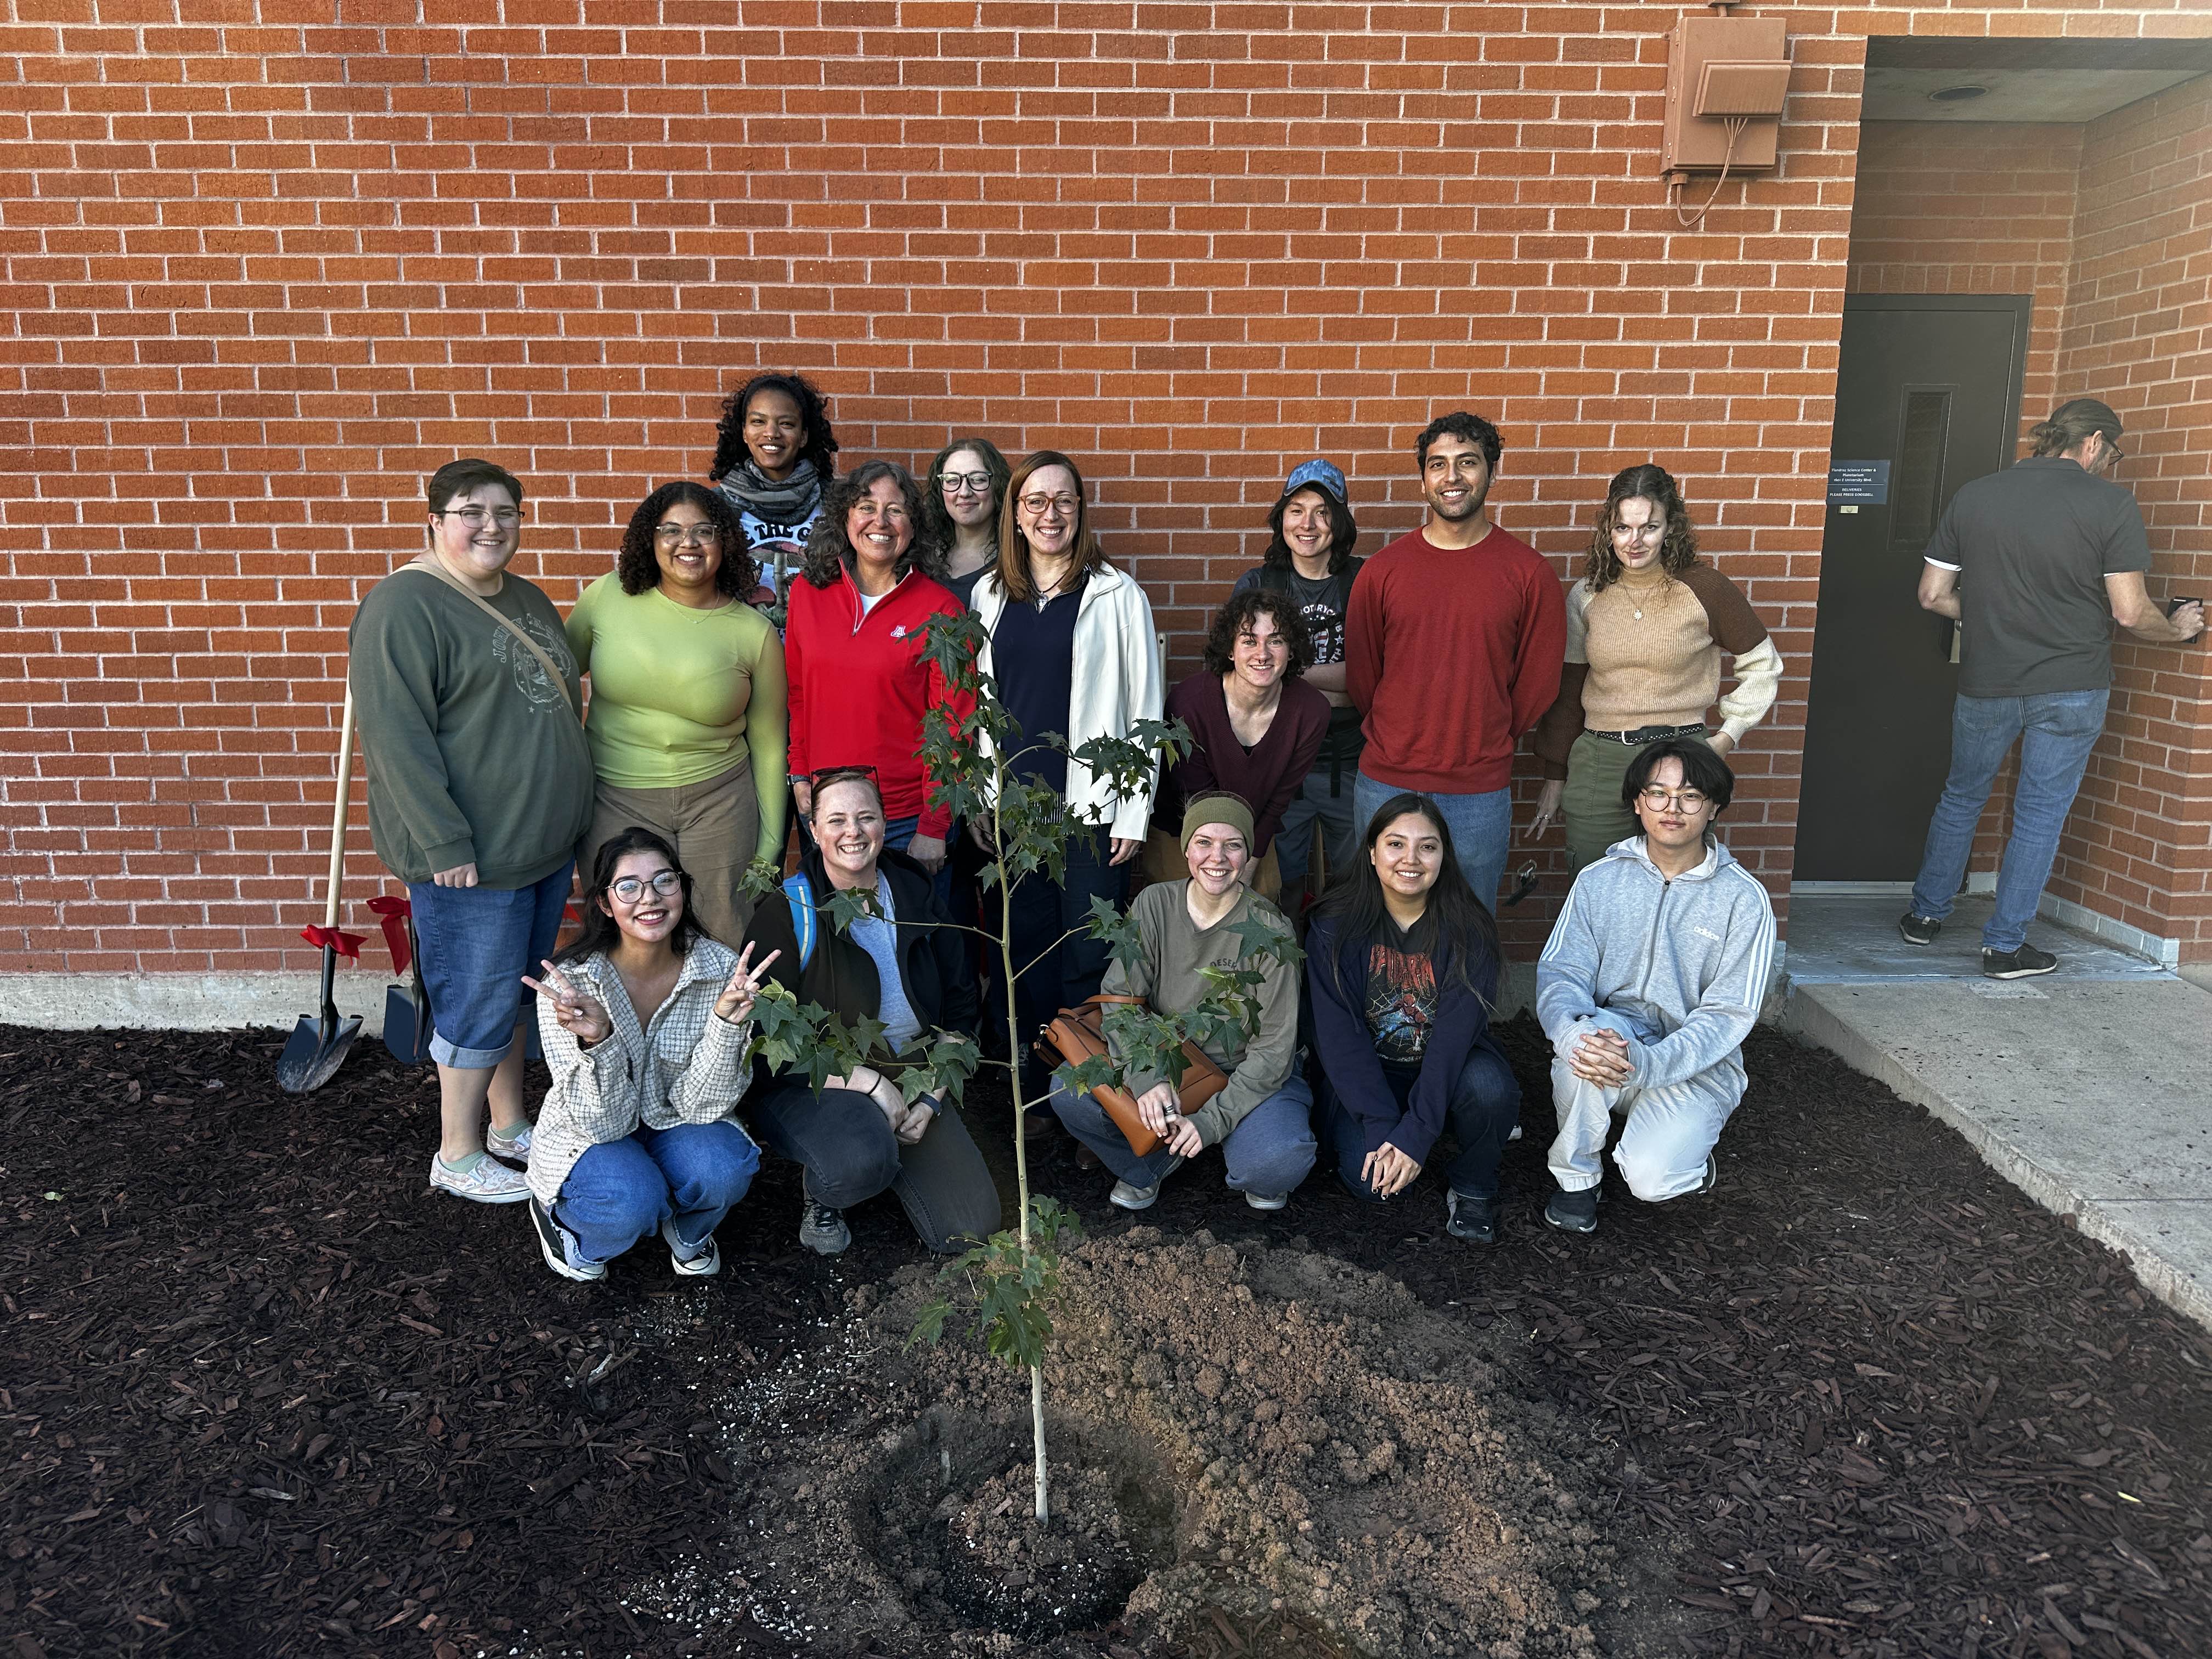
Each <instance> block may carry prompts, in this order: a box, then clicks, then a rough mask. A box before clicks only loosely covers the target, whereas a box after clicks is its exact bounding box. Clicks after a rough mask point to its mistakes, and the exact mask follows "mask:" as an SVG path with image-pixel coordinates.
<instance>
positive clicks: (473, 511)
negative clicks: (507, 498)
mask: <svg viewBox="0 0 2212 1659" xmlns="http://www.w3.org/2000/svg"><path fill="white" fill-rule="evenodd" d="M431 516H433V517H434V518H441V519H459V520H460V521H461V522H462V523H463V524H465V525H466V526H468V527H469V528H470V529H471V530H482V529H483V527H484V524H485V521H486V520H489V521H490V522H491V523H493V524H495V525H497V526H499V527H500V528H501V530H512V529H513V528H514V526H517V525H519V524H520V523H521V522H522V509H521V508H520V507H489V508H487V507H476V506H470V507H441V508H439V510H438V511H437V512H436V513H434V514H432V515H431Z"/></svg>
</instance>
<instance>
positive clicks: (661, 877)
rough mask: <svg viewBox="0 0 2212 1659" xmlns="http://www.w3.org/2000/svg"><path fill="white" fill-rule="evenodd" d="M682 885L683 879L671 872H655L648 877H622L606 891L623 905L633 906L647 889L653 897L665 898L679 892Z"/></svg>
mask: <svg viewBox="0 0 2212 1659" xmlns="http://www.w3.org/2000/svg"><path fill="white" fill-rule="evenodd" d="M683 885H684V878H683V877H681V876H679V875H678V874H677V873H676V872H674V871H673V870H656V871H655V872H653V874H652V875H650V876H624V877H623V878H621V879H620V880H619V881H617V882H615V883H613V884H611V885H610V886H609V887H608V888H607V891H609V892H610V893H612V894H613V895H614V896H616V897H617V898H618V899H620V900H621V901H622V902H623V903H624V904H635V903H636V902H638V901H639V900H640V899H641V898H643V897H644V896H645V890H646V889H647V888H648V887H650V888H651V889H652V890H653V896H655V897H657V898H666V897H667V896H669V895H670V894H671V893H673V892H677V891H679V890H681V889H682V887H683Z"/></svg>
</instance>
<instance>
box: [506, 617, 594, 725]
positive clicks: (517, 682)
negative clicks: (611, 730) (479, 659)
mask: <svg viewBox="0 0 2212 1659" xmlns="http://www.w3.org/2000/svg"><path fill="white" fill-rule="evenodd" d="M518 620H519V621H520V623H521V624H522V628H523V631H524V632H525V633H526V634H528V635H530V637H531V638H532V639H533V640H535V641H538V650H540V651H543V652H544V653H545V654H546V655H547V656H549V657H550V658H552V659H553V660H554V662H555V663H556V665H559V667H560V669H561V671H562V673H563V674H564V675H566V674H573V673H574V672H575V671H576V659H575V658H574V657H573V656H571V655H569V654H568V635H565V634H563V633H562V631H561V630H560V629H557V628H550V627H548V626H547V625H546V623H544V622H543V621H542V620H540V619H539V618H538V617H535V616H532V615H531V614H530V613H528V612H527V611H526V612H525V613H524V614H523V615H522V616H521V617H520V618H518ZM491 653H492V655H493V656H494V657H495V658H497V659H499V660H500V661H501V662H503V663H505V664H506V665H507V671H509V672H510V673H512V674H513V676H514V689H515V690H518V691H520V692H521V693H522V695H523V696H526V697H527V698H528V699H529V700H530V706H531V708H532V709H533V710H536V709H543V708H561V709H563V710H565V709H567V708H568V707H569V706H570V705H569V702H568V687H567V686H565V685H556V684H554V683H553V682H552V681H551V680H550V679H548V678H546V677H545V670H544V666H543V665H541V664H540V663H539V662H538V659H537V657H536V656H535V655H534V654H533V653H531V652H529V651H526V650H525V649H524V648H523V646H522V641H520V640H518V639H516V638H515V637H514V635H513V631H512V630H511V629H506V628H502V627H501V626H500V625H499V624H498V623H493V624H492V628H491Z"/></svg>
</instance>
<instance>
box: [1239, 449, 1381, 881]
mask: <svg viewBox="0 0 2212 1659" xmlns="http://www.w3.org/2000/svg"><path fill="white" fill-rule="evenodd" d="M1358 542H1359V526H1358V523H1357V522H1356V521H1355V520H1353V518H1352V507H1351V503H1350V501H1348V500H1347V499H1346V494H1345V483H1344V474H1343V473H1342V472H1341V471H1339V470H1338V469H1337V468H1336V467H1335V466H1334V465H1333V464H1331V463H1330V462H1328V461H1325V460H1323V459H1321V458H1320V457H1319V456H1316V457H1315V458H1314V459H1312V460H1310V461H1305V462H1302V463H1301V464H1300V465H1297V466H1296V467H1294V468H1293V469H1291V476H1290V477H1289V478H1288V479H1287V480H1285V483H1284V484H1283V493H1282V495H1280V496H1279V497H1278V498H1277V500H1276V501H1275V505H1274V506H1273V508H1272V509H1270V510H1269V512H1268V513H1267V552H1266V553H1265V554H1264V555H1263V556H1261V561H1260V562H1259V563H1258V564H1256V565H1255V566H1254V567H1253V568H1251V569H1249V570H1248V571H1246V572H1245V573H1244V574H1243V575H1241V576H1239V577H1238V578H1237V586H1235V587H1233V588H1232V589H1231V590H1230V597H1231V599H1235V598H1237V596H1239V595H1241V594H1243V593H1246V592H1250V591H1251V590H1252V589H1254V588H1259V589H1261V590H1263V591H1265V592H1271V593H1278V594H1280V595H1282V596H1283V597H1284V598H1285V599H1288V600H1290V601H1291V603H1292V604H1293V605H1296V606H1297V612H1298V619H1299V620H1300V621H1301V622H1303V623H1304V624H1305V629H1306V636H1307V638H1308V639H1309V640H1310V641H1311V644H1312V660H1311V661H1310V663H1308V665H1307V666H1306V669H1305V672H1304V674H1303V675H1302V676H1301V677H1300V678H1303V679H1304V682H1305V684H1308V685H1310V686H1312V687H1313V688H1314V689H1315V690H1317V691H1319V692H1320V693H1321V694H1322V696H1323V697H1324V698H1325V699H1327V700H1328V734H1327V736H1326V737H1324V738H1323V739H1322V747H1321V752H1320V754H1319V755H1318V756H1317V757H1316V760H1315V764H1314V768H1313V769H1312V770H1311V771H1310V772H1308V773H1307V774H1306V775H1305V777H1304V779H1303V780H1302V781H1301V782H1300V784H1299V787H1298V792H1297V794H1296V795H1295V796H1294V797H1293V798H1292V799H1291V801H1290V802H1289V803H1288V805H1285V808H1284V809H1283V811H1282V813H1281V824H1280V829H1281V834H1280V836H1279V837H1278V839H1277V840H1276V842H1275V853H1276V860H1277V865H1278V868H1279V880H1280V882H1281V884H1282V887H1283V890H1284V891H1285V893H1287V894H1288V895H1290V902H1289V904H1288V905H1287V907H1286V908H1288V909H1289V910H1290V912H1291V915H1294V916H1295V915H1298V914H1299V913H1300V911H1301V910H1302V909H1303V908H1304V906H1303V905H1302V904H1301V903H1300V902H1298V895H1299V893H1300V892H1301V890H1317V888H1318V884H1310V883H1309V881H1308V878H1307V870H1308V866H1309V864H1310V860H1311V857H1312V851H1313V839H1314V832H1315V831H1316V829H1319V831H1320V832H1321V842H1322V857H1323V858H1324V859H1326V860H1328V869H1329V870H1330V872H1334V871H1336V870H1337V869H1338V868H1340V866H1346V865H1347V864H1349V863H1350V862H1351V860H1352V846H1353V834H1354V831H1353V826H1352V780H1353V779H1355V778H1356V777H1358V775H1359V751H1360V750H1361V749H1362V748H1363V747H1364V744H1365V742H1366V739H1365V738H1362V737H1361V736H1360V734H1359V710H1358V709H1357V708H1354V707H1352V694H1351V693H1350V692H1349V691H1347V690H1345V666H1344V617H1345V613H1346V611H1349V610H1350V609H1351V608H1352V582H1353V581H1354V580H1357V579H1358V575H1359V570H1360V567H1361V566H1363V565H1364V564H1365V563H1366V562H1367V561H1366V560H1364V559H1362V558H1358V557H1356V556H1354V555H1353V553H1352V549H1353V548H1354V547H1355V546H1357V545H1358Z"/></svg>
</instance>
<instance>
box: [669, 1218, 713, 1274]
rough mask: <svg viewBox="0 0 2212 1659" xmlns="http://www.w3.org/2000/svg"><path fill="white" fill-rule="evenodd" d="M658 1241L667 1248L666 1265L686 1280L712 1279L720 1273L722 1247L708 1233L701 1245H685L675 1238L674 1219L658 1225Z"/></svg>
mask: <svg viewBox="0 0 2212 1659" xmlns="http://www.w3.org/2000/svg"><path fill="white" fill-rule="evenodd" d="M660 1241H661V1243H664V1244H665V1245H667V1246H668V1265H669V1266H670V1267H673V1268H675V1269H676V1271H677V1272H678V1273H681V1274H682V1275H683V1276H684V1278H686V1279H712V1278H713V1277H714V1275H715V1274H716V1273H720V1272H721V1271H722V1247H721V1246H720V1245H719V1244H717V1243H715V1242H714V1234H712V1233H708V1235H707V1239H706V1243H703V1244H686V1243H684V1241H683V1240H682V1239H681V1238H678V1237H677V1236H676V1218H675V1217H674V1216H671V1217H669V1218H668V1219H667V1220H665V1221H664V1222H662V1223H661V1224H660Z"/></svg>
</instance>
